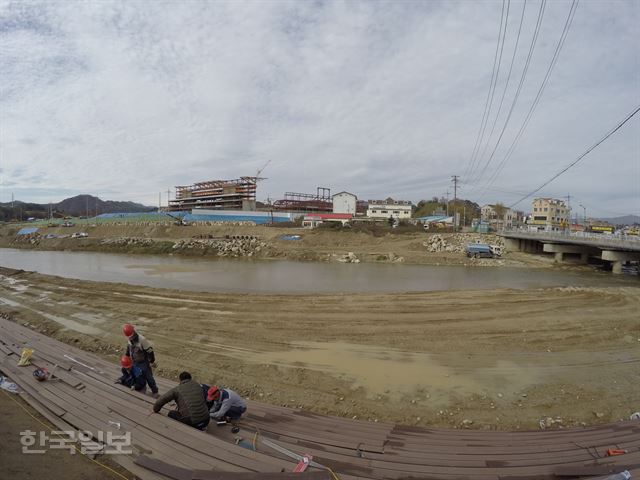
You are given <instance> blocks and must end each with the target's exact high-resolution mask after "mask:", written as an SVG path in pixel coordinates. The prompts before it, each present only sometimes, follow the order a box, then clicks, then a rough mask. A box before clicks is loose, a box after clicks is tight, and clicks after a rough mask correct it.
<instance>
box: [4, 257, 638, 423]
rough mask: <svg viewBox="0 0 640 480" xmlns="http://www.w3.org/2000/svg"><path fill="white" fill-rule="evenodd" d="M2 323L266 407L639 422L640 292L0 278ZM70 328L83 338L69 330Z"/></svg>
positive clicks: (418, 416)
mask: <svg viewBox="0 0 640 480" xmlns="http://www.w3.org/2000/svg"><path fill="white" fill-rule="evenodd" d="M0 274H1V276H0V312H2V313H3V314H4V315H7V316H9V317H10V318H12V319H13V320H14V321H17V322H20V323H21V324H27V325H29V326H30V327H31V328H35V329H37V330H40V331H44V332H46V333H48V334H49V335H51V336H53V337H55V338H58V339H60V340H62V341H65V342H69V343H71V344H74V345H77V346H80V347H82V348H85V349H87V350H90V351H95V352H98V353H100V354H102V355H104V356H105V357H106V358H109V359H110V360H111V361H114V362H116V361H117V359H118V355H119V354H120V352H121V350H122V347H123V345H124V338H123V337H122V334H121V327H122V324H123V323H125V322H131V323H133V324H135V325H136V326H137V327H138V328H139V330H140V331H141V332H142V333H143V334H145V335H147V336H148V337H149V338H150V339H151V340H152V341H153V342H154V344H155V348H156V351H157V356H158V362H159V369H158V371H157V374H159V375H163V376H167V377H175V376H176V375H177V374H178V372H180V371H181V370H189V371H191V372H192V373H194V375H195V376H196V378H197V379H199V380H201V381H203V382H208V383H214V384H215V383H217V384H223V385H228V386H231V387H232V388H234V389H237V390H238V391H239V392H241V393H242V394H243V395H245V396H248V397H250V398H253V399H258V400H261V401H264V402H268V403H273V404H280V405H290V406H291V405H296V406H301V407H303V408H305V409H309V410H313V411H316V412H320V413H330V414H336V415H342V416H346V417H357V418H361V419H370V420H371V421H376V420H378V421H383V420H388V421H395V422H400V423H404V424H419V425H435V426H450V427H456V428H491V429H494V428H497V429H517V428H540V421H542V422H543V425H544V426H545V428H561V427H566V426H571V425H574V426H575V425H581V424H594V423H603V422H608V421H613V420H618V419H621V418H628V416H629V415H630V414H631V413H633V412H635V411H638V410H640V389H638V388H637V385H638V379H639V377H638V368H639V366H640V355H639V353H640V318H639V317H638V311H640V288H637V287H633V286H631V287H623V288H575V287H568V288H542V289H531V290H510V289H502V290H496V291H486V290H485V291H455V292H448V291H443V292H428V293H411V294H383V295H381V294H375V295H374V294H354V295H313V296H310V295H300V296H294V295H233V294H228V295H227V294H209V293H192V292H182V291H174V290H163V289H153V288H146V287H137V286H131V285H119V284H110V283H97V282H84V281H79V280H71V279H62V278H57V277H50V276H45V275H40V274H35V273H26V272H23V273H19V272H18V273H16V272H14V271H10V270H7V269H3V270H2V271H0ZM83 332H84V333H83Z"/></svg>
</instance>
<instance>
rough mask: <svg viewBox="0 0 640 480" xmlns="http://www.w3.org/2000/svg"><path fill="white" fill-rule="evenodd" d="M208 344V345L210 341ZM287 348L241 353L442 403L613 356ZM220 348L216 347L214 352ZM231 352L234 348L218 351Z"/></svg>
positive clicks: (512, 389)
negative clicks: (421, 396)
mask: <svg viewBox="0 0 640 480" xmlns="http://www.w3.org/2000/svg"><path fill="white" fill-rule="evenodd" d="M212 346H213V345H212ZM291 347H292V349H291V350H286V351H276V352H243V353H242V358H243V359H244V360H248V361H251V362H255V363H266V364H275V365H279V366H283V367H304V368H307V369H309V370H315V371H320V372H323V373H327V374H329V375H332V376H335V377H337V378H339V379H341V380H345V381H348V382H351V383H352V385H353V388H359V387H361V388H363V389H365V391H366V392H367V395H368V396H369V397H376V396H378V395H387V396H389V397H391V398H393V399H398V398H402V397H403V396H411V395H416V396H420V394H421V393H428V394H429V395H430V398H431V400H430V403H434V404H438V403H442V404H445V403H448V402H450V400H451V397H452V395H453V396H456V395H457V396H469V395H474V394H478V395H483V394H490V395H496V394H497V393H500V392H502V393H503V394H504V395H505V397H510V396H519V395H520V392H522V391H523V390H525V389H527V388H529V387H532V386H534V385H537V384H543V383H548V382H550V381H561V380H562V379H564V380H565V381H566V380H567V378H573V379H574V380H576V381H577V380H579V379H583V378H584V379H585V381H586V380H588V378H589V375H590V374H591V372H592V368H591V367H592V365H593V362H594V361H595V362H598V363H600V362H603V363H606V362H612V363H615V361H619V358H613V357H611V358H609V357H608V356H607V354H598V355H597V356H598V358H594V354H593V353H589V352H563V353H558V354H555V355H554V354H549V353H541V354H533V355H532V354H523V355H517V354H516V355H513V354H511V355H510V358H509V359H504V358H500V355H492V354H487V355H464V354H462V355H461V354H438V355H430V354H425V353H413V352H404V351H400V350H392V349H385V348H380V347H375V346H366V345H355V344H349V343H341V342H334V343H319V342H293V343H291ZM219 353H220V352H219ZM223 354H226V355H229V356H234V355H235V352H232V351H227V352H226V353H223Z"/></svg>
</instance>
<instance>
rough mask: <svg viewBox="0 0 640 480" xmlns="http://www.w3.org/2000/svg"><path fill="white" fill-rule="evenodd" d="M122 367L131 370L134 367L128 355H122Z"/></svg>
mask: <svg viewBox="0 0 640 480" xmlns="http://www.w3.org/2000/svg"><path fill="white" fill-rule="evenodd" d="M120 365H122V368H131V367H132V366H133V362H132V361H131V357H128V356H127V355H122V356H121V357H120Z"/></svg>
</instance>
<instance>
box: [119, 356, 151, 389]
mask: <svg viewBox="0 0 640 480" xmlns="http://www.w3.org/2000/svg"><path fill="white" fill-rule="evenodd" d="M120 366H121V367H122V376H121V377H120V378H119V379H118V380H116V383H119V384H120V385H124V386H125V387H128V388H132V389H134V390H135V391H137V392H144V391H145V390H146V389H147V380H146V379H145V377H144V375H143V374H142V370H140V367H138V366H137V365H134V364H133V361H132V360H131V357H127V356H126V355H123V356H122V357H120Z"/></svg>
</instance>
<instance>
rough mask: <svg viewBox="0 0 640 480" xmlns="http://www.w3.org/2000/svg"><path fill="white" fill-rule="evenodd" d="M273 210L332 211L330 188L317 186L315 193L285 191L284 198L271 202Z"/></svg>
mask: <svg viewBox="0 0 640 480" xmlns="http://www.w3.org/2000/svg"><path fill="white" fill-rule="evenodd" d="M273 208H274V210H287V211H290V212H316V213H322V212H332V211H333V200H332V199H331V189H330V188H325V187H318V188H317V189H316V194H315V195H314V194H312V193H296V192H286V193H285V194H284V199H282V200H276V201H275V202H273Z"/></svg>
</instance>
